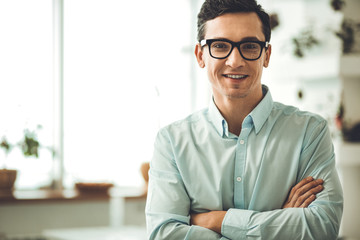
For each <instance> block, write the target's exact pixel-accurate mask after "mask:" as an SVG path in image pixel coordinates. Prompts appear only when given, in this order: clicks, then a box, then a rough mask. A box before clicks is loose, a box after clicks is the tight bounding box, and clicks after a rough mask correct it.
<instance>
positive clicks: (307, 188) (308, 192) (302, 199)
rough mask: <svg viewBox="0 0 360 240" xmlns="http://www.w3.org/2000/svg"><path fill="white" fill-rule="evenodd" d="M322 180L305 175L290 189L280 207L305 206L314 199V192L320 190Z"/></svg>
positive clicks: (321, 188)
mask: <svg viewBox="0 0 360 240" xmlns="http://www.w3.org/2000/svg"><path fill="white" fill-rule="evenodd" d="M323 183H324V181H323V180H322V179H316V180H315V179H314V178H313V177H307V178H304V179H303V180H301V181H300V182H299V183H298V184H296V185H295V186H294V187H293V188H292V189H291V191H290V194H289V196H288V199H287V200H286V202H285V203H284V204H283V206H282V208H294V207H295V208H306V207H308V206H309V205H310V203H312V202H313V201H314V200H315V199H316V196H315V195H316V194H317V193H319V192H321V191H322V190H323V189H324V187H323Z"/></svg>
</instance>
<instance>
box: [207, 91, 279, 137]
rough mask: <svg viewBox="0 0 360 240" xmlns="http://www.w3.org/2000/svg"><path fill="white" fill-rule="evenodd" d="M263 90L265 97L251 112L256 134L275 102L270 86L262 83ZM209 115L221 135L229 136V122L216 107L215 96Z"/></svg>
mask: <svg viewBox="0 0 360 240" xmlns="http://www.w3.org/2000/svg"><path fill="white" fill-rule="evenodd" d="M262 91H263V95H264V97H263V99H262V100H261V101H260V103H259V104H258V105H257V106H256V107H255V108H254V109H253V110H252V111H251V113H250V114H249V116H250V117H251V120H252V121H253V123H254V126H255V133H256V134H258V133H259V131H260V130H261V128H262V127H263V125H264V123H265V122H266V120H267V118H268V117H269V115H270V113H271V110H272V107H273V103H274V102H273V99H272V96H271V94H270V91H269V88H268V87H267V86H265V85H262ZM209 117H210V121H211V122H213V124H214V127H215V129H216V131H217V132H218V133H219V135H220V136H222V137H224V136H228V137H229V132H228V126H227V122H226V120H225V119H224V117H223V116H222V115H221V113H220V111H219V109H218V108H217V107H216V105H215V102H214V98H213V97H212V98H211V101H210V104H209Z"/></svg>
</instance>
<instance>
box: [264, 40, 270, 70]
mask: <svg viewBox="0 0 360 240" xmlns="http://www.w3.org/2000/svg"><path fill="white" fill-rule="evenodd" d="M270 55H271V45H270V44H269V47H268V49H267V50H266V52H265V61H264V67H266V68H267V67H268V66H269V62H270Z"/></svg>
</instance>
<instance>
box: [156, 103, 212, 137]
mask: <svg viewBox="0 0 360 240" xmlns="http://www.w3.org/2000/svg"><path fill="white" fill-rule="evenodd" d="M208 121H209V120H208V109H207V108H205V109H202V110H199V111H197V112H194V113H192V114H190V115H188V116H187V117H185V118H183V119H180V120H177V121H175V122H172V123H170V124H168V125H166V126H164V127H162V128H161V129H160V130H159V134H161V135H166V136H168V137H170V136H177V135H182V134H183V133H189V132H192V131H197V130H198V129H199V128H200V127H204V126H205V125H206V123H207V122H208Z"/></svg>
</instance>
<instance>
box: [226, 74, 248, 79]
mask: <svg viewBox="0 0 360 240" xmlns="http://www.w3.org/2000/svg"><path fill="white" fill-rule="evenodd" d="M246 76H247V75H232V74H231V75H225V77H229V78H236V79H241V78H245V77H246Z"/></svg>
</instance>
